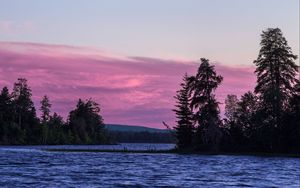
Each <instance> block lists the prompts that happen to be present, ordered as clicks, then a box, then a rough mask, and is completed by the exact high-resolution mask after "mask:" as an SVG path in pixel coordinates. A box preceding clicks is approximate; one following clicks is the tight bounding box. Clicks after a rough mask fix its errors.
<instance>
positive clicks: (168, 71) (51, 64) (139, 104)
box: [0, 42, 255, 128]
mask: <svg viewBox="0 0 300 188" xmlns="http://www.w3.org/2000/svg"><path fill="white" fill-rule="evenodd" d="M215 65H216V70H217V71H218V73H219V74H221V75H223V76H224V81H223V84H222V86H221V87H220V88H219V89H218V90H217V97H218V99H219V101H220V102H223V101H224V98H225V97H226V95H227V94H237V95H241V94H243V93H245V92H246V91H248V90H252V88H253V87H254V84H255V75H254V73H253V70H254V68H253V67H250V66H249V67H246V66H236V67H230V66H226V65H223V64H220V63H216V64H215ZM198 66H199V63H197V62H190V61H176V60H165V59H156V58H147V57H122V56H116V55H114V54H109V53H106V52H103V51H100V50H97V49H93V48H81V47H72V46H65V45H46V44H45V45H44V44H35V43H10V42H0V87H3V86H9V87H10V88H11V87H12V85H13V83H14V82H15V81H16V80H17V78H19V77H25V78H27V79H28V81H29V85H30V86H31V88H32V91H33V99H34V102H35V104H36V107H37V108H39V100H40V99H41V97H42V96H43V95H44V94H47V95H48V96H49V97H50V100H51V101H52V103H53V105H52V106H53V109H52V111H53V112H54V111H55V112H58V113H60V114H61V115H63V116H64V117H67V113H68V111H70V110H71V109H73V108H74V107H75V104H76V100H78V98H83V99H87V98H93V99H94V100H96V101H97V102H98V103H100V105H101V108H102V115H103V117H104V120H105V122H106V123H119V124H132V125H145V126H151V127H158V128H162V127H163V126H162V124H161V122H162V121H166V122H168V123H169V124H174V121H175V118H174V113H173V112H172V109H173V107H174V103H175V100H174V98H173V96H174V95H175V92H176V90H178V89H179V83H180V82H181V79H182V76H183V75H184V73H185V72H187V73H188V74H195V73H196V71H197V68H198ZM222 108H223V107H222Z"/></svg>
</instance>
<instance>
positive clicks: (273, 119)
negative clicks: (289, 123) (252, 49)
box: [254, 28, 297, 127]
mask: <svg viewBox="0 0 300 188" xmlns="http://www.w3.org/2000/svg"><path fill="white" fill-rule="evenodd" d="M261 37H262V40H261V43H260V45H261V49H260V51H259V55H258V58H257V59H256V60H255V61H254V64H255V65H256V66H257V67H256V70H255V73H256V75H257V85H256V87H255V93H257V94H258V95H259V97H260V101H261V102H262V103H261V107H262V108H263V110H264V111H265V112H266V113H267V114H268V115H269V117H267V118H266V119H267V121H269V124H272V126H274V127H280V125H281V116H282V113H283V111H284V110H286V109H288V108H289V99H290V98H291V96H292V95H293V94H294V92H295V90H294V87H293V85H294V84H295V83H296V77H295V76H296V73H297V65H296V64H295V60H296V59H297V56H296V55H294V54H293V53H292V50H291V48H290V47H289V46H288V43H287V41H286V39H285V38H284V37H283V35H282V32H281V30H280V29H279V28H274V29H273V28H269V29H267V30H266V31H263V33H262V35H261Z"/></svg>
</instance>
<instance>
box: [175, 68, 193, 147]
mask: <svg viewBox="0 0 300 188" xmlns="http://www.w3.org/2000/svg"><path fill="white" fill-rule="evenodd" d="M180 86H181V89H180V90H178V91H177V94H176V96H175V97H174V98H175V99H176V103H177V104H176V105H175V107H176V109H174V110H173V111H174V112H175V114H176V118H177V121H176V122H177V125H176V127H175V130H176V137H177V148H178V149H180V150H182V149H187V148H191V146H192V140H193V136H194V135H193V134H194V125H193V112H192V110H191V108H190V104H189V88H188V76H187V74H185V75H184V77H183V82H182V83H181V84H180Z"/></svg>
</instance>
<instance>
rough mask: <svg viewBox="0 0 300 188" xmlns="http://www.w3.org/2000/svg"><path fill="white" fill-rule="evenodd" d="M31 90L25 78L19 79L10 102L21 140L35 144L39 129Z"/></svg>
mask: <svg viewBox="0 0 300 188" xmlns="http://www.w3.org/2000/svg"><path fill="white" fill-rule="evenodd" d="M31 96H32V93H31V89H30V87H29V86H28V84H27V80H26V79H25V78H19V79H18V81H17V82H16V83H15V84H14V88H13V92H12V102H13V107H14V114H15V123H16V124H17V125H18V128H19V129H21V130H22V134H23V135H22V136H20V137H23V138H24V139H23V138H22V140H24V142H26V143H37V142H38V140H39V137H40V127H39V126H38V118H37V117H36V110H35V107H34V104H33V101H32V99H31Z"/></svg>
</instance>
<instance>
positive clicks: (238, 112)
mask: <svg viewBox="0 0 300 188" xmlns="http://www.w3.org/2000/svg"><path fill="white" fill-rule="evenodd" d="M261 37H262V40H261V43H260V45H261V49H260V51H259V55H258V58H257V59H256V60H255V61H254V64H255V65H256V70H255V74H256V75H257V85H256V87H255V90H254V93H253V92H250V91H249V92H247V93H245V94H244V95H243V96H241V98H240V99H238V97H237V96H236V95H228V96H227V98H226V100H225V105H226V106H225V116H226V118H224V119H223V121H221V120H220V118H219V107H218V102H217V101H216V99H215V95H214V94H213V91H214V90H215V89H216V88H217V87H218V86H219V85H220V83H221V81H222V77H221V76H219V75H217V73H216V72H215V70H214V67H213V66H211V65H209V61H208V60H206V59H203V58H202V59H201V64H200V67H199V69H198V72H197V74H196V76H190V77H189V78H188V80H189V81H190V82H189V84H188V87H186V86H185V85H181V86H182V89H181V90H179V91H182V90H188V91H189V95H188V97H187V98H186V96H185V98H184V101H188V102H189V104H190V108H189V109H187V110H186V111H187V112H188V113H189V112H190V111H192V112H193V117H194V118H193V120H194V123H196V124H197V125H196V127H197V129H196V131H194V132H193V135H194V136H193V140H194V142H192V143H191V142H187V141H186V140H187V139H186V138H185V133H184V131H183V130H182V129H187V130H189V128H188V126H186V125H185V124H184V123H182V122H184V119H185V117H184V114H185V113H186V112H183V111H182V110H181V109H182V105H181V104H182V100H181V99H182V98H183V96H184V95H183V94H182V93H179V94H180V95H181V97H177V98H179V99H180V100H177V105H176V110H175V112H176V116H177V119H178V120H177V126H176V130H177V132H176V133H177V135H178V136H177V139H178V141H177V146H178V149H183V150H184V149H190V148H192V149H193V150H197V151H230V152H233V151H238V152H284V153H287V152H290V153H300V139H299V138H300V110H299V109H300V82H299V80H298V79H297V69H298V68H299V67H298V66H297V65H296V63H295V60H296V59H297V56H296V55H294V54H293V53H292V51H291V48H290V47H289V46H288V44H287V41H286V39H285V38H284V37H283V35H282V32H281V30H280V29H278V28H275V29H267V30H266V31H263V33H262V35H261ZM185 105H186V104H185ZM199 138H200V139H199ZM182 142H185V143H186V144H185V145H184V147H183V144H182Z"/></svg>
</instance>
